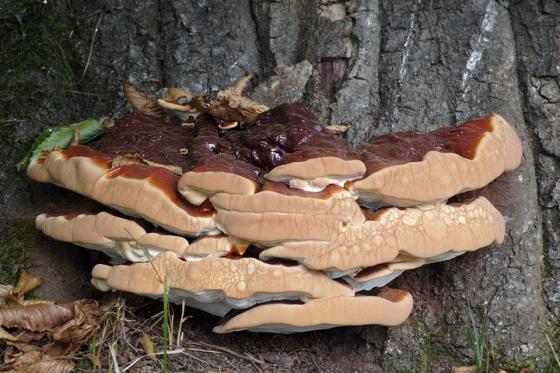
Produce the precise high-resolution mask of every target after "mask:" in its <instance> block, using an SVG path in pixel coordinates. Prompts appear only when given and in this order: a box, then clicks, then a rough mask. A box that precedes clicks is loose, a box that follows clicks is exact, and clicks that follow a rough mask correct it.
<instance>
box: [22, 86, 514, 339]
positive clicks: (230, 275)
mask: <svg viewBox="0 0 560 373" xmlns="http://www.w3.org/2000/svg"><path fill="white" fill-rule="evenodd" d="M249 79H250V76H249V77H245V78H243V79H242V80H241V81H240V82H238V83H237V84H236V85H234V86H233V87H231V88H227V89H225V90H223V91H220V92H219V93H218V94H217V96H216V97H214V98H209V97H203V96H193V95H191V94H189V93H188V92H187V91H185V90H182V89H179V88H169V89H168V90H167V96H166V97H165V98H161V99H159V100H154V99H152V98H150V97H149V96H148V95H146V94H144V93H143V92H141V91H140V90H138V89H137V88H135V87H134V86H133V85H131V84H129V83H126V84H125V86H124V89H125V95H126V97H127V99H128V100H129V103H130V104H131V106H132V108H133V109H134V112H133V113H130V114H127V115H125V116H124V117H122V118H120V119H118V120H116V121H115V122H114V125H113V126H111V127H110V128H107V129H105V133H104V134H103V135H102V136H99V137H97V138H95V139H94V140H93V141H91V142H90V143H89V144H88V145H83V144H81V145H80V144H73V143H71V142H69V141H66V140H67V139H65V143H64V144H62V145H58V146H52V148H50V149H45V148H44V147H43V148H42V149H41V152H34V153H33V154H35V157H34V158H33V160H32V162H31V163H30V164H29V166H28V168H27V173H28V175H29V176H30V177H31V178H32V179H34V180H36V181H39V182H50V183H54V184H56V185H59V186H61V187H63V188H66V189H69V190H72V191H74V192H77V193H79V194H81V195H83V196H85V197H89V198H91V199H93V200H95V201H97V202H99V203H101V204H103V205H105V206H106V207H107V211H101V212H100V211H93V212H87V213H78V212H76V213H72V214H61V215H60V216H56V214H55V215H53V214H50V215H46V214H41V215H39V216H38V217H37V219H36V225H37V228H38V229H39V230H41V231H42V232H43V233H44V234H46V235H47V236H50V237H52V238H54V239H57V240H61V241H66V242H72V243H74V244H76V245H79V246H82V247H85V248H88V249H93V250H98V251H102V252H104V253H105V254H107V255H108V256H109V257H111V258H112V260H113V264H112V265H106V264H98V265H96V266H95V267H94V268H93V272H92V277H93V279H92V283H93V284H94V285H95V286H96V287H97V288H99V289H100V290H103V291H108V290H121V291H126V292H132V293H136V294H141V295H145V296H149V297H155V298H159V297H162V296H163V292H164V282H163V278H165V279H166V280H167V283H168V286H169V299H171V300H172V301H174V302H177V303H181V302H183V301H185V303H186V304H187V305H190V306H192V307H196V308H200V309H202V310H205V311H207V312H209V313H212V314H215V315H218V316H225V317H224V319H223V320H222V322H220V324H219V325H218V326H216V327H215V328H214V331H215V332H217V333H228V332H233V331H239V330H251V331H260V332H274V333H292V332H301V331H308V330H314V329H324V328H330V327H336V326H344V325H367V324H379V325H397V324H399V323H402V322H403V321H404V320H406V318H407V317H408V315H409V314H410V312H411V310H412V296H411V295H410V294H409V293H408V292H406V291H404V290H395V289H389V288H385V287H383V286H385V285H387V284H388V283H389V282H390V281H391V280H393V279H394V278H395V277H397V276H398V275H400V274H401V273H402V272H403V271H407V270H412V269H414V268H417V267H420V266H422V265H425V264H429V263H433V262H438V261H443V260H449V259H451V258H453V257H455V256H457V255H461V254H463V253H465V252H468V251H473V250H478V249H480V248H482V247H485V246H488V245H491V244H493V243H501V242H502V241H503V239H504V235H505V222H504V218H503V217H502V215H501V213H500V212H499V211H498V210H497V209H496V208H495V207H494V206H493V205H492V203H491V202H490V201H489V200H488V199H487V198H485V197H482V196H478V197H476V192H475V193H474V196H475V197H474V198H473V199H471V200H468V201H463V202H461V203H450V204H447V202H446V201H447V199H448V198H450V197H453V196H455V195H457V194H460V193H462V192H466V191H473V190H476V189H479V188H482V187H484V186H486V185H487V184H489V183H490V182H492V181H493V180H494V179H496V178H497V177H499V176H500V175H501V174H502V173H503V172H505V171H509V170H512V169H514V168H516V167H517V166H518V165H519V163H520V162H521V157H522V148H521V142H520V140H519V138H518V137H517V134H516V133H515V130H514V129H513V128H512V127H511V126H510V125H509V124H508V123H507V122H506V121H505V120H504V119H503V118H502V117H501V116H499V115H497V114H491V115H490V116H488V117H487V118H482V119H474V120H471V121H468V122H465V123H463V124H460V125H458V126H456V127H448V128H441V129H438V130H436V131H433V132H430V133H423V134H420V133H413V132H403V133H396V134H387V135H383V136H379V137H374V138H373V139H371V140H370V141H369V142H367V143H366V144H364V145H362V146H360V147H358V148H356V149H351V148H349V147H348V146H347V143H346V141H345V140H344V139H343V138H342V137H340V136H339V132H340V131H333V130H332V129H330V128H328V127H326V126H323V125H322V124H321V123H320V122H319V121H318V120H317V119H316V118H315V116H314V115H313V114H312V113H311V112H310V111H308V110H307V109H306V108H305V107H304V105H303V104H301V103H292V104H282V105H280V106H277V107H275V108H272V109H269V108H268V107H266V106H264V105H261V104H259V103H256V102H254V101H252V100H251V99H249V98H247V97H244V96H243V95H242V92H243V90H244V89H245V87H246V85H247V83H248V81H249ZM55 145H56V144H55ZM111 210H113V211H111ZM123 214H124V215H123ZM149 223H151V224H149Z"/></svg>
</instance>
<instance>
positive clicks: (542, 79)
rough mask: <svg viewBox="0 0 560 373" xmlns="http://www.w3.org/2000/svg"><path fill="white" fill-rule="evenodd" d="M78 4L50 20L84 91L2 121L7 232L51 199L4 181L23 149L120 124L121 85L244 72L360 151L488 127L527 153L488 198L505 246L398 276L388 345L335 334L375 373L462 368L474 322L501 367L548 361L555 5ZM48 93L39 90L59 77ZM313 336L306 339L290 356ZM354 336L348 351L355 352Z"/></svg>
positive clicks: (553, 292) (555, 193) (557, 302)
mask: <svg viewBox="0 0 560 373" xmlns="http://www.w3.org/2000/svg"><path fill="white" fill-rule="evenodd" d="M72 4H73V5H72V6H70V5H68V4H62V3H60V4H56V5H55V6H54V7H53V10H52V11H53V12H54V14H56V15H57V16H59V17H63V18H64V19H65V20H66V21H67V22H68V23H69V25H70V29H71V30H72V38H70V36H69V34H67V35H66V37H68V40H65V41H64V48H67V49H68V51H69V52H68V53H69V54H71V55H72V56H73V57H74V58H75V60H76V63H75V64H74V65H73V74H74V77H73V81H74V82H75V83H76V84H75V88H74V90H76V91H79V92H81V93H82V94H81V95H77V96H78V97H73V96H72V97H68V96H65V97H66V99H65V100H64V101H57V102H56V105H58V106H56V108H55V109H56V110H55V113H50V114H48V115H43V116H32V115H30V114H29V113H28V112H26V113H25V114H24V115H22V116H21V117H20V118H12V117H11V116H10V114H13V113H11V112H10V108H9V107H8V108H6V110H7V112H5V113H2V115H1V117H2V118H7V119H10V120H13V119H18V120H19V119H22V122H17V123H18V124H17V126H14V125H12V124H9V123H8V122H6V124H4V125H5V126H6V128H8V127H10V128H12V130H11V131H12V132H10V133H14V134H15V135H14V136H15V137H14V138H15V139H16V141H14V143H13V145H10V147H9V151H8V150H6V151H5V152H4V153H5V154H2V156H3V157H4V159H3V161H4V162H3V164H4V166H2V167H3V169H2V170H1V171H2V176H3V178H0V183H1V186H2V190H3V194H4V196H5V208H4V209H3V210H4V211H3V212H2V214H3V215H4V217H7V216H14V215H17V214H18V213H21V211H30V210H32V208H33V207H32V202H33V201H36V200H38V199H41V198H43V197H45V195H46V194H51V193H54V192H53V188H50V189H45V186H31V185H30V184H29V183H27V182H26V181H25V180H24V179H23V176H21V175H17V174H16V173H15V172H14V171H13V168H12V166H13V162H12V161H11V159H12V158H13V157H14V155H15V154H21V149H22V148H23V145H22V144H25V145H26V143H27V142H28V141H29V139H31V138H32V136H33V135H35V134H36V133H37V132H38V131H39V130H40V129H41V128H43V127H45V126H47V125H52V124H54V123H63V122H68V121H71V120H78V119H81V118H86V117H90V116H94V117H96V116H100V115H107V114H111V115H116V114H120V113H123V112H124V111H125V110H126V108H125V105H124V100H123V97H122V94H121V92H120V88H121V84H122V81H123V80H124V79H129V80H132V81H133V82H136V83H142V84H143V86H144V87H145V88H147V89H149V90H152V91H153V90H157V89H158V88H159V87H162V86H174V85H176V86H181V87H185V88H188V89H190V90H191V91H192V92H193V93H195V94H206V93H212V92H216V91H218V90H219V89H220V88H223V87H226V86H229V85H230V84H231V83H233V82H234V81H236V80H238V79H239V78H241V77H242V76H244V75H246V74H248V73H253V74H255V77H256V82H257V85H258V86H257V87H256V88H255V89H254V94H253V95H254V97H255V98H256V99H258V100H261V101H264V102H265V103H267V104H271V105H274V104H276V103H279V102H285V101H297V100H303V101H304V102H305V103H306V105H307V106H308V107H310V108H311V109H312V110H313V111H314V112H315V113H316V114H317V115H318V116H319V117H320V118H321V119H322V120H323V121H325V122H330V123H341V124H346V125H348V126H349V131H348V141H349V143H350V144H351V145H352V146H356V145H359V144H361V143H363V142H365V141H367V140H368V139H369V138H370V137H371V136H374V135H379V134H384V133H388V132H392V131H404V130H415V131H429V130H433V129H436V128H438V127H442V126H447V125H450V124H454V123H457V122H460V121H464V120H467V119H469V118H473V117H479V116H485V115H487V114H488V113H490V112H497V113H499V114H501V115H503V116H504V117H505V118H506V119H507V120H508V121H509V122H510V123H511V124H512V125H513V126H514V127H515V128H516V129H517V131H518V133H519V135H520V137H521V138H522V140H523V145H524V159H523V163H522V165H521V167H520V168H519V169H518V170H516V171H514V172H511V173H509V174H506V175H503V176H502V177H501V178H500V179H498V180H497V181H495V182H494V183H493V184H491V185H490V186H488V187H487V188H485V189H484V190H483V191H482V192H481V193H482V194H484V195H486V196H487V197H488V198H489V199H490V200H491V201H492V202H493V203H494V204H495V205H496V206H497V207H498V208H499V209H500V210H501V212H502V213H503V214H504V215H505V216H506V219H507V228H508V231H507V235H506V237H507V239H506V242H505V243H504V244H503V245H500V246H499V247H491V248H488V249H483V250H481V251H479V252H476V253H473V254H468V255H464V256H462V257H459V258H457V259H454V260H452V261H449V262H446V263H443V264H435V265H430V266H428V267H424V268H422V269H419V270H415V271H410V272H409V273H406V274H404V275H403V276H401V277H400V278H399V279H398V280H397V281H395V282H394V284H393V286H395V287H401V288H404V289H407V290H409V291H410V292H411V293H412V294H413V296H414V298H415V310H414V313H413V316H412V317H411V319H410V320H409V321H407V322H406V323H405V324H404V325H402V326H399V327H394V328H390V329H388V330H386V329H383V328H351V329H347V330H346V331H345V332H344V333H345V334H344V335H346V336H355V337H356V338H358V339H359V340H361V341H363V343H365V344H370V345H371V346H373V350H374V356H375V358H376V360H375V364H377V365H381V366H384V368H385V369H386V370H387V371H388V372H392V371H399V370H405V371H406V370H408V369H409V368H410V367H412V366H414V367H418V370H422V367H425V368H426V369H428V368H429V369H432V370H438V369H443V367H447V366H448V365H449V364H450V363H451V362H456V361H458V359H461V358H464V357H465V356H466V357H471V358H472V349H471V345H470V344H469V342H468V338H467V336H468V333H469V328H470V327H471V319H470V317H469V311H468V310H469V307H470V308H471V309H472V311H473V314H474V318H475V319H476V320H477V322H478V323H479V326H481V325H482V324H483V319H484V315H485V314H487V315H488V322H487V328H488V333H489V338H490V341H491V343H492V345H493V346H500V350H501V351H502V352H503V354H504V359H506V360H508V361H513V360H515V361H518V362H521V361H523V360H525V359H535V358H536V357H538V356H540V355H539V354H540V351H541V349H542V348H543V343H544V341H545V339H544V335H543V328H544V326H545V325H546V323H547V322H549V318H548V311H550V312H553V313H554V312H558V310H559V309H560V252H559V251H560V210H559V206H560V137H559V131H560V129H559V127H560V124H559V123H560V44H559V42H558V41H559V40H560V3H558V2H557V1H553V0H543V1H539V0H528V1H507V0H504V1H495V0H467V1H463V0H450V1H428V0H400V1H390V0H348V1H337V0H332V1H331V0H328V1H318V0H313V1H289V0H283V1H265V0H252V1H249V0H239V1H228V2H222V1H217V0H206V1H202V0H200V1H194V0H193V1H186V0H170V1H162V0H147V1H142V2H136V1H131V0H121V1H111V0H98V1H76V2H73V3H72ZM37 70H38V71H41V70H40V69H37ZM55 70H56V69H55ZM28 75H29V76H28V79H29V77H30V76H32V74H28ZM82 75H83V78H82ZM5 79H10V77H9V76H8V78H5ZM44 79H45V80H44V81H43V82H46V83H44V84H46V85H48V84H52V82H53V80H54V79H57V78H56V75H54V76H53V75H51V76H46V77H44ZM49 79H50V80H49ZM272 82H276V83H275V84H272ZM26 94H28V92H25V93H23V96H25V95H26ZM24 98H25V97H22V99H24ZM32 105H33V104H32ZM30 111H31V112H34V111H35V109H34V108H31V109H30ZM44 118H48V120H46V121H45V120H44ZM372 312H373V310H372ZM205 332H208V331H205ZM314 336H316V335H315V334H305V335H301V336H300V337H299V338H300V340H299V341H300V342H298V343H311V342H312V341H313V338H315V337H314ZM262 338H267V337H266V336H260V337H259V336H255V337H251V339H250V343H254V344H255V345H259V344H260V343H261V342H262ZM347 339H348V338H341V341H342V342H341V343H347V344H346V345H345V346H347V347H348V348H349V349H350V348H354V347H355V346H354V344H353V343H355V342H352V343H349V342H348V340H347ZM302 340H303V341H311V342H301V341H302ZM360 343H362V342H360ZM434 344H435V345H436V347H434V346H433V345H434ZM352 346H354V347H352ZM325 355H326V354H325ZM320 356H321V357H324V358H325V359H327V357H326V356H323V355H320ZM450 356H451V357H450ZM426 359H428V360H427V361H428V363H426V362H425V361H426ZM333 363H334V364H336V362H333ZM537 364H538V361H537ZM342 370H344V369H342Z"/></svg>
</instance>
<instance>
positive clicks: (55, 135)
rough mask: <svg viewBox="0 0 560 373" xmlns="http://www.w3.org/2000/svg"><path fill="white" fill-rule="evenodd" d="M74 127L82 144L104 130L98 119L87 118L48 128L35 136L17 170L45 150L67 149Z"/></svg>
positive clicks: (17, 165)
mask: <svg viewBox="0 0 560 373" xmlns="http://www.w3.org/2000/svg"><path fill="white" fill-rule="evenodd" d="M74 129H77V130H78V132H79V133H80V141H79V143H80V144H84V143H86V142H88V141H90V140H92V139H93V138H95V137H97V136H99V135H100V134H101V133H103V131H104V127H103V125H102V124H101V122H99V121H98V120H96V119H86V120H84V121H83V122H79V123H74V124H70V125H68V126H63V127H57V128H47V129H46V130H44V131H43V132H41V133H40V134H39V136H37V137H36V138H35V141H34V142H33V145H32V146H31V150H29V152H28V153H27V154H26V155H25V157H23V159H21V160H20V161H19V162H18V163H17V164H16V168H17V170H18V171H21V170H22V169H24V168H25V167H26V166H27V165H28V164H29V162H31V161H33V160H34V159H37V158H39V156H40V155H41V153H42V152H43V151H45V150H53V149H54V148H60V149H66V148H67V147H68V145H70V143H71V142H72V139H73V138H74Z"/></svg>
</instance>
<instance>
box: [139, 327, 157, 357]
mask: <svg viewBox="0 0 560 373" xmlns="http://www.w3.org/2000/svg"><path fill="white" fill-rule="evenodd" d="M136 345H141V346H142V349H143V350H144V352H145V353H146V354H147V355H148V357H149V358H150V359H152V360H153V361H157V358H156V355H155V351H154V343H153V342H152V340H151V339H150V337H148V335H146V334H142V336H140V337H138V339H137V340H136Z"/></svg>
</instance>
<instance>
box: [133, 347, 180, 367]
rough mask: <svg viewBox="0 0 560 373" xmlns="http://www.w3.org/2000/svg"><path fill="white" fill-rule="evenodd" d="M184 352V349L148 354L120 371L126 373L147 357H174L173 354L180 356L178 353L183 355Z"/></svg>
mask: <svg viewBox="0 0 560 373" xmlns="http://www.w3.org/2000/svg"><path fill="white" fill-rule="evenodd" d="M184 352H185V349H184V348H179V349H177V350H172V351H162V352H154V353H153V354H150V355H142V356H140V357H138V358H136V359H134V360H133V361H132V362H131V363H130V364H128V365H127V366H126V367H124V369H123V370H122V371H123V373H124V372H126V371H127V370H129V369H130V368H132V367H133V366H134V365H136V363H138V362H139V361H140V360H142V359H143V358H145V357H149V356H153V355H156V356H157V355H163V354H167V355H174V354H180V353H184Z"/></svg>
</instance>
